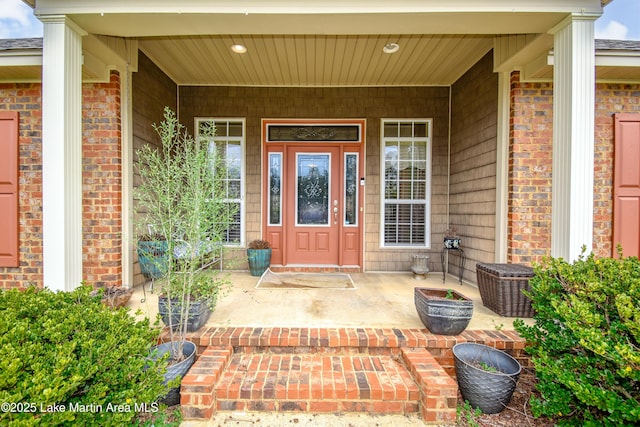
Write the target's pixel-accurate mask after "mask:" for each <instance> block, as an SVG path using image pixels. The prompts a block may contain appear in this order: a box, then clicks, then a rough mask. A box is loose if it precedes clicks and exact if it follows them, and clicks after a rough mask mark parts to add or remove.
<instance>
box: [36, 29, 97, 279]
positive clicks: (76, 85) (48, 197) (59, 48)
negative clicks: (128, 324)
mask: <svg viewBox="0 0 640 427" xmlns="http://www.w3.org/2000/svg"><path fill="white" fill-rule="evenodd" d="M40 19H41V21H42V22H43V24H44V26H43V27H44V28H43V29H44V37H43V56H42V182H43V184H42V186H43V191H42V203H43V206H42V209H43V240H44V243H43V246H44V248H43V270H44V286H45V287H47V288H49V289H52V290H56V291H59V290H72V289H74V288H76V287H78V286H79V285H80V282H82V278H83V277H82V36H83V35H85V34H86V33H84V31H82V29H80V28H79V27H78V26H76V25H75V24H74V23H73V22H72V21H70V20H69V19H68V18H67V17H65V16H49V17H41V18H40Z"/></svg>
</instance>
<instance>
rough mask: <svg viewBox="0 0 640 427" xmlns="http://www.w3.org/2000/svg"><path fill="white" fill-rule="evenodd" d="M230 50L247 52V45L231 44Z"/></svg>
mask: <svg viewBox="0 0 640 427" xmlns="http://www.w3.org/2000/svg"><path fill="white" fill-rule="evenodd" d="M231 50H232V51H233V52H235V53H247V47H246V46H245V45H242V44H234V45H231Z"/></svg>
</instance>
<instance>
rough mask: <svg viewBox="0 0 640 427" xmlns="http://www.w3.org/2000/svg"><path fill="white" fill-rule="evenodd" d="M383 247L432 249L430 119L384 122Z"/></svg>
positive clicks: (382, 181)
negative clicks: (430, 247)
mask: <svg viewBox="0 0 640 427" xmlns="http://www.w3.org/2000/svg"><path fill="white" fill-rule="evenodd" d="M381 135H382V138H381V153H382V156H381V157H382V159H381V166H382V171H381V174H380V175H381V189H382V197H381V205H382V206H381V212H382V218H381V221H380V228H381V230H380V235H381V236H380V237H381V246H383V247H429V246H430V244H431V242H430V228H431V227H430V196H431V119H422V120H417V119H382V122H381Z"/></svg>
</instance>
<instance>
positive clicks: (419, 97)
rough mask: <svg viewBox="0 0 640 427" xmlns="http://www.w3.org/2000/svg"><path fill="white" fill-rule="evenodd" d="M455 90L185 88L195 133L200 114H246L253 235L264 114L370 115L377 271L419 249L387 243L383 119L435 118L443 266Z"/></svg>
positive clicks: (368, 218)
mask: <svg viewBox="0 0 640 427" xmlns="http://www.w3.org/2000/svg"><path fill="white" fill-rule="evenodd" d="M448 96H449V90H448V88H444V87H437V88H420V87H416V88H253V87H180V121H181V122H182V123H184V124H185V125H186V126H188V127H189V131H190V132H193V121H194V117H244V118H246V127H247V128H246V165H247V170H246V208H247V209H246V239H247V241H251V240H253V239H255V238H258V237H259V236H260V232H261V231H260V225H261V222H260V221H261V205H260V202H261V198H260V171H261V168H260V166H259V165H260V161H261V133H260V132H261V128H260V120H261V119H262V118H280V117H286V118H365V119H367V129H366V147H365V156H366V157H365V169H366V187H365V188H366V190H365V191H366V194H365V204H366V208H365V212H366V215H365V225H366V229H365V237H364V239H365V241H364V244H365V266H364V267H365V269H366V270H369V271H373V270H378V271H386V270H388V271H409V268H410V264H411V255H412V254H413V253H415V251H411V250H406V249H381V248H380V196H379V195H380V119H381V118H433V147H432V166H433V176H432V186H431V195H432V204H431V220H432V221H431V224H432V248H433V249H432V250H431V251H428V250H425V251H424V252H425V253H428V252H429V253H431V257H430V261H431V262H430V268H431V269H432V270H436V271H439V270H440V255H439V253H440V248H441V246H440V243H439V241H440V239H441V236H442V231H443V230H444V229H445V228H446V222H447V219H446V203H447V197H446V192H447V186H446V183H447V132H448ZM421 252H422V251H421ZM240 256H242V255H240ZM237 268H242V265H238V266H237Z"/></svg>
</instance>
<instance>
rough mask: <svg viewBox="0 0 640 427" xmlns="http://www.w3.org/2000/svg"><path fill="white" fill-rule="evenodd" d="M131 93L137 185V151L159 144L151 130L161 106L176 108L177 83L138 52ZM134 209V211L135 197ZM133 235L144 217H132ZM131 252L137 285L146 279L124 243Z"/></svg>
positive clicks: (141, 229) (136, 179)
mask: <svg viewBox="0 0 640 427" xmlns="http://www.w3.org/2000/svg"><path fill="white" fill-rule="evenodd" d="M132 87H133V93H132V95H131V97H132V101H131V103H132V108H133V118H132V125H133V150H134V157H133V162H134V168H133V169H134V177H133V182H134V185H136V183H137V182H139V179H140V178H139V176H138V174H137V170H136V169H137V168H136V167H135V162H137V157H136V156H135V152H136V150H139V149H141V148H142V147H143V146H144V145H145V144H152V145H156V146H157V145H160V137H159V136H158V134H157V133H156V131H155V130H154V129H153V124H154V123H160V122H161V121H162V120H163V116H164V107H169V108H171V109H172V110H173V111H177V99H176V94H177V85H176V84H175V83H174V82H173V81H172V80H171V79H170V78H169V77H168V76H167V75H166V74H164V73H163V72H162V70H160V69H159V68H158V67H157V66H156V65H155V64H154V63H153V62H151V60H150V59H149V58H147V57H146V56H145V55H144V54H143V53H142V52H139V54H138V72H136V73H133V78H132ZM134 210H136V212H137V208H136V206H135V200H134ZM134 222H135V223H136V225H135V229H136V230H135V233H134V234H135V235H138V234H140V233H144V232H145V231H146V230H145V227H144V219H143V218H142V216H140V215H137V216H136V217H135V218H134ZM127 244H129V245H130V248H131V250H132V251H133V253H134V259H135V261H134V270H133V271H134V277H133V284H134V285H139V284H142V283H144V281H145V279H144V277H143V276H142V273H140V267H139V264H138V258H137V255H135V254H136V242H135V241H132V242H127Z"/></svg>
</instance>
